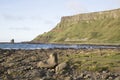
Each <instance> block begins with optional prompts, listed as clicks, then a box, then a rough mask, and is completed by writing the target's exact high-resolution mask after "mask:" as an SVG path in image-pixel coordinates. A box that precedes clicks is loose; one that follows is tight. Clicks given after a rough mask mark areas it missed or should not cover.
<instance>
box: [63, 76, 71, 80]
mask: <svg viewBox="0 0 120 80" xmlns="http://www.w3.org/2000/svg"><path fill="white" fill-rule="evenodd" d="M64 80H73V78H72V77H69V76H68V77H65V79H64Z"/></svg>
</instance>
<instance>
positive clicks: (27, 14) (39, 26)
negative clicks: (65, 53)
mask: <svg viewBox="0 0 120 80" xmlns="http://www.w3.org/2000/svg"><path fill="white" fill-rule="evenodd" d="M118 8H120V0H0V42H9V41H10V40H11V39H14V40H15V41H16V42H22V41H31V40H32V39H34V38H35V37H36V36H38V35H39V34H42V33H44V32H48V31H50V30H51V29H52V28H54V27H55V26H56V25H57V23H59V22H60V19H61V17H62V16H70V15H75V14H81V13H89V12H96V11H104V10H111V9H118Z"/></svg>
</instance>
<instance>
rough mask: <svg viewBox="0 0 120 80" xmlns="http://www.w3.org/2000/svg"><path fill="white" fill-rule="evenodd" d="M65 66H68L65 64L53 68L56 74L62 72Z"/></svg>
mask: <svg viewBox="0 0 120 80" xmlns="http://www.w3.org/2000/svg"><path fill="white" fill-rule="evenodd" d="M67 66H68V64H67V62H63V63H60V64H59V65H58V66H56V68H55V71H56V73H59V72H60V71H63V69H65V68H66V67H67Z"/></svg>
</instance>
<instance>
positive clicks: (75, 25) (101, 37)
mask: <svg viewBox="0 0 120 80" xmlns="http://www.w3.org/2000/svg"><path fill="white" fill-rule="evenodd" d="M32 42H36V43H37V42H41V43H42V42H43V43H45V42H47V43H87V44H88V43H95V44H96V43H103V44H104V43H117V44H118V43H120V9H115V10H109V11H102V12H93V13H85V14H77V15H73V16H65V17H62V18H61V21H60V23H58V24H57V26H56V27H55V28H54V29H52V30H51V31H49V32H45V33H44V34H42V35H39V36H37V37H36V38H35V39H34V40H32Z"/></svg>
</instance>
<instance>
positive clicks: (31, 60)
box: [0, 49, 120, 80]
mask: <svg viewBox="0 0 120 80" xmlns="http://www.w3.org/2000/svg"><path fill="white" fill-rule="evenodd" d="M107 51H109V52H107ZM106 52H107V53H106ZM111 52H113V53H116V54H110V53H111ZM119 52H120V50H119V49H117V50H115V52H114V50H111V49H109V50H103V51H100V53H99V50H87V49H84V50H74V49H46V50H44V49H40V50H1V49H0V80H120V66H119V64H117V63H119V61H120V60H119V58H118V57H119V56H120V53H119ZM90 53H95V54H93V55H92V58H94V55H96V53H97V55H96V57H97V58H98V57H99V56H100V59H101V57H102V58H104V59H106V58H107V59H108V57H110V59H111V58H112V59H111V61H107V63H108V62H109V64H106V65H112V66H115V67H116V68H115V70H114V71H110V70H109V69H108V67H104V68H100V69H99V67H96V68H95V66H92V67H91V64H90V63H89V62H92V63H93V64H92V65H96V66H97V65H100V64H99V63H100V62H95V61H91V55H89V54H90ZM100 54H102V56H101V55H100ZM47 55H49V57H48V56H47ZM96 57H95V58H96ZM113 57H115V58H113ZM100 59H99V60H100ZM113 59H115V61H114V63H115V64H114V63H112V60H113ZM46 63H47V64H46ZM87 63H88V64H90V65H86V64H87ZM104 63H105V61H104ZM102 66H104V65H102ZM84 68H85V69H84ZM87 68H88V69H87ZM91 68H92V69H93V70H94V71H92V69H91ZM95 69H96V70H95Z"/></svg>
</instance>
